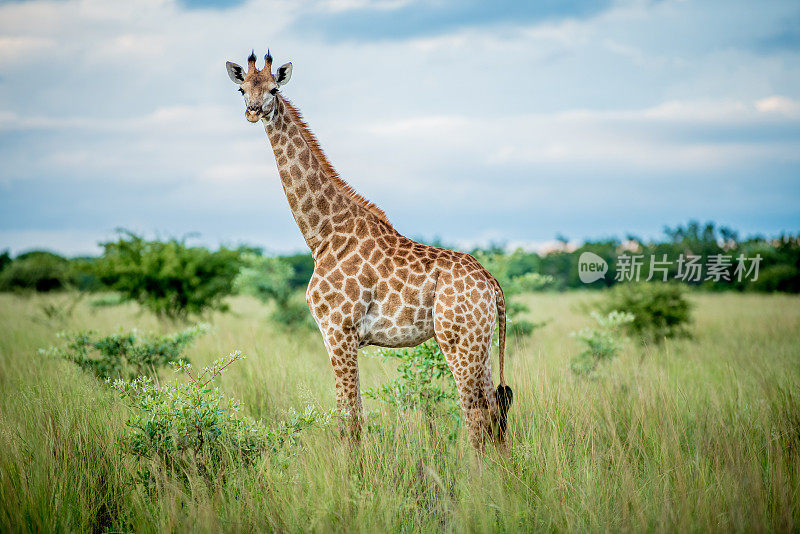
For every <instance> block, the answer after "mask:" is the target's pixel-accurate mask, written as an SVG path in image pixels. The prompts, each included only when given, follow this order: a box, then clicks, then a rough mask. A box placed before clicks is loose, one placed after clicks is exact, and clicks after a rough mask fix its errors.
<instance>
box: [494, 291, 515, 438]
mask: <svg viewBox="0 0 800 534" xmlns="http://www.w3.org/2000/svg"><path fill="white" fill-rule="evenodd" d="M492 281H493V282H494V288H495V289H494V292H495V301H496V303H497V321H498V323H499V325H498V328H499V332H498V337H499V341H500V347H499V351H498V352H499V359H500V385H499V386H497V394H496V396H497V407H498V408H499V411H500V413H499V420H498V423H499V426H500V439H501V440H502V439H503V438H504V437H505V433H506V426H507V424H508V410H509V409H510V408H511V402H512V401H513V400H514V392H513V391H511V388H510V387H508V386H507V385H506V376H505V363H506V298H505V296H504V295H503V288H502V287H500V283H499V282H498V281H497V280H496V279H495V278H494V277H492Z"/></svg>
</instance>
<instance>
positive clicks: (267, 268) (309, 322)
mask: <svg viewBox="0 0 800 534" xmlns="http://www.w3.org/2000/svg"><path fill="white" fill-rule="evenodd" d="M293 276H294V269H293V267H292V266H291V264H290V263H288V262H287V261H284V259H283V258H270V257H266V256H259V255H256V254H245V255H243V256H242V269H241V271H240V272H239V276H238V277H237V278H236V281H235V287H236V288H237V290H238V291H240V292H242V293H247V294H250V295H253V296H254V297H256V298H257V299H259V300H260V301H262V302H265V303H268V302H272V303H274V305H275V309H274V310H273V311H272V314H271V318H272V320H273V321H275V322H276V323H278V324H281V325H285V326H289V327H296V326H304V327H314V320H313V319H312V318H311V313H310V312H309V310H308V304H306V301H305V298H303V296H302V294H301V293H300V292H298V291H296V290H295V288H294V286H293V285H292V277H293Z"/></svg>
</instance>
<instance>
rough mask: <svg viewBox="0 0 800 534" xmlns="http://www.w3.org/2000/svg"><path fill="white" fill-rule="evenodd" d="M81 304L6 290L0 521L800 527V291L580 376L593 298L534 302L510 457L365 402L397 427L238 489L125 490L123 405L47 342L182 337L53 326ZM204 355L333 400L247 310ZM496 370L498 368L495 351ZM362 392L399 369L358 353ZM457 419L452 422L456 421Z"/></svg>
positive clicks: (250, 303)
mask: <svg viewBox="0 0 800 534" xmlns="http://www.w3.org/2000/svg"><path fill="white" fill-rule="evenodd" d="M66 298H67V297H65V296H64V295H62V296H51V297H42V296H35V297H30V298H22V297H18V296H12V295H0V531H3V532H8V531H29V530H34V531H89V530H93V531H104V530H110V531H130V530H134V531H145V532H147V531H165V530H167V531H193V532H194V531H221V530H222V531H243V532H254V531H265V530H270V531H289V532H299V531H302V532H327V531H341V532H358V531H366V532H381V531H404V532H406V531H418V530H421V531H437V532H441V531H454V532H464V531H469V532H483V531H506V532H517V531H527V530H541V531H580V532H585V531H605V530H613V531H722V532H729V531H797V530H798V529H800V404H799V403H800V299H798V298H797V297H790V296H779V295H775V296H773V295H735V294H717V295H706V294H699V295H694V296H693V297H692V301H693V304H694V305H695V310H694V316H695V324H694V326H693V328H692V330H693V333H694V339H693V340H674V341H669V342H667V343H665V344H664V345H663V346H660V347H644V348H643V347H640V346H634V345H633V344H628V346H627V347H626V349H625V350H624V352H623V354H622V355H621V356H620V357H619V358H617V359H616V360H614V361H612V362H611V363H610V364H609V365H607V366H606V367H604V368H603V370H602V372H601V373H600V375H599V376H598V377H597V378H596V379H584V378H579V377H575V376H574V375H573V374H572V373H571V372H570V370H569V366H568V362H569V360H570V358H571V357H572V356H573V355H574V354H576V353H577V352H578V351H579V347H578V345H577V343H576V341H575V340H573V339H572V338H570V337H569V332H570V331H573V330H578V329H580V328H581V327H583V326H586V325H588V324H590V319H589V318H588V317H587V316H586V315H585V314H584V313H582V312H581V311H580V310H581V306H582V304H583V303H585V302H587V301H588V300H590V299H592V298H595V297H594V296H592V295H591V294H586V293H570V294H537V295H530V296H526V297H524V299H525V300H526V301H527V302H528V304H530V307H531V310H532V313H531V318H532V319H534V320H537V321H538V320H548V321H549V323H548V324H547V326H545V327H544V328H542V329H540V330H537V331H536V333H535V334H534V335H533V336H532V337H530V338H527V339H523V340H513V341H512V342H511V344H510V356H509V358H508V361H507V365H508V367H507V370H506V376H507V377H508V381H509V384H510V385H511V386H512V387H513V388H514V390H515V404H514V406H513V408H512V411H511V438H510V439H511V450H512V455H511V458H505V457H503V456H501V455H498V454H496V453H495V452H494V451H491V450H490V451H488V452H487V453H486V454H485V455H484V456H483V457H481V458H477V457H476V455H475V454H474V453H473V452H472V451H471V450H470V448H469V446H468V445H467V442H466V436H465V435H464V432H462V435H461V436H460V439H458V440H457V441H456V442H455V443H451V442H449V441H448V440H447V439H445V437H444V435H445V434H446V433H447V431H448V429H447V428H440V426H441V425H439V426H437V427H434V430H433V431H431V430H430V425H429V424H428V422H427V421H425V420H424V419H422V418H421V417H419V416H414V415H407V414H398V413H395V412H394V411H393V410H391V409H387V408H385V407H383V406H382V405H380V404H378V403H376V402H375V401H366V402H365V408H366V410H367V411H374V412H376V413H375V415H373V416H371V420H372V421H374V422H377V423H379V424H380V425H382V426H383V428H385V429H389V430H388V431H385V432H366V434H365V436H364V439H363V443H362V444H361V447H360V451H359V452H358V454H357V455H352V454H351V452H350V451H349V450H348V448H347V447H346V446H344V445H342V444H341V443H340V441H339V437H338V431H337V430H336V429H335V428H329V429H320V430H313V431H310V432H309V433H308V434H307V435H305V436H304V438H303V448H302V450H301V451H300V452H299V453H298V454H297V455H296V456H294V457H292V458H290V459H289V461H288V463H287V462H282V461H281V462H279V461H275V460H274V459H273V458H270V457H269V456H264V457H263V459H262V460H261V461H260V462H258V463H257V464H256V465H254V466H251V467H249V468H247V469H241V470H240V472H237V473H230V474H229V476H227V477H226V478H225V480H224V481H223V482H220V483H218V484H212V485H207V484H204V483H202V482H201V481H198V480H192V481H191V483H190V484H188V485H185V484H183V483H181V482H177V481H175V482H173V483H169V481H167V482H166V483H165V484H163V485H162V486H161V487H160V489H159V490H158V492H157V494H148V493H147V492H145V491H144V490H143V488H142V487H141V486H139V485H136V484H134V483H132V482H131V481H132V480H133V477H134V471H135V468H134V466H133V465H132V464H131V461H130V459H128V458H126V457H125V456H123V455H122V454H121V453H120V452H119V449H118V445H117V440H118V438H119V436H120V435H121V434H122V433H123V432H124V430H125V426H124V422H125V418H126V408H125V406H124V405H123V404H122V403H121V402H120V401H119V400H118V399H117V398H116V396H115V394H114V393H113V392H112V391H110V390H109V389H108V388H106V387H105V386H104V385H103V384H102V383H100V382H98V381H97V380H95V379H94V378H92V377H89V376H87V375H85V374H83V373H82V372H81V371H79V370H78V369H77V368H76V367H75V366H74V365H72V364H70V363H68V362H64V361H57V360H54V359H52V358H49V357H47V356H43V355H40V354H38V353H37V349H38V348H40V347H48V346H49V345H51V344H53V343H55V342H56V336H55V334H56V332H58V331H60V330H73V329H85V328H91V329H94V330H96V331H99V332H102V333H106V332H111V331H113V330H114V329H115V328H117V327H119V326H123V327H125V328H131V327H138V328H140V329H143V330H154V331H159V332H168V331H171V330H174V329H177V327H175V326H174V325H169V324H159V323H158V321H156V319H155V318H154V317H153V316H151V315H150V314H148V313H144V312H141V311H139V309H138V308H137V307H135V306H133V305H122V306H116V307H112V308H100V309H93V308H91V307H90V306H89V305H88V304H87V302H85V301H84V302H82V303H81V304H79V305H78V307H77V308H76V310H75V312H74V314H73V315H72V317H70V318H68V319H65V320H57V319H47V318H45V315H44V314H43V313H42V309H43V305H44V304H46V303H47V302H51V303H52V302H60V301H64V300H65V299H66ZM231 304H232V312H231V313H227V314H220V315H215V316H213V317H211V318H210V322H211V323H212V324H213V327H214V328H213V330H212V332H211V333H209V334H207V335H205V336H203V337H202V338H200V340H199V341H198V343H196V345H195V346H194V347H193V348H192V349H191V350H190V352H189V357H190V358H191V359H192V360H193V362H194V363H196V364H203V363H206V362H210V361H211V360H213V359H215V358H216V357H217V356H219V355H222V354H228V353H229V352H231V351H232V350H234V349H240V350H242V351H244V352H245V353H246V354H247V355H248V359H247V360H245V361H243V362H240V363H239V364H237V366H236V367H234V368H232V370H231V372H230V373H229V374H227V375H225V376H224V377H223V380H222V387H223V389H224V390H225V391H226V392H227V393H229V394H231V395H233V396H235V397H237V398H239V399H241V400H243V401H244V403H245V405H246V410H247V412H248V413H249V414H250V415H252V416H254V417H256V418H262V419H264V420H265V421H266V422H268V423H269V422H271V421H277V420H280V419H282V418H284V417H285V416H286V412H287V410H289V409H291V408H295V409H302V408H303V407H304V406H306V405H308V404H316V405H317V406H319V407H320V408H331V407H333V406H334V391H333V375H332V371H331V369H330V365H329V363H328V360H327V356H326V354H325V351H324V348H323V346H322V342H321V340H320V337H319V335H318V334H316V333H307V334H306V333H302V334H291V335H289V334H287V333H285V332H282V331H281V330H280V329H277V328H275V327H274V326H272V325H270V324H269V322H268V320H267V319H266V317H267V314H268V310H267V309H266V308H265V307H263V306H262V305H260V304H258V303H257V302H256V301H254V300H250V299H246V298H237V299H234V300H232V302H231ZM495 367H496V358H495ZM361 371H362V378H361V385H362V387H367V386H376V385H378V384H380V383H382V382H385V381H386V380H388V379H389V378H390V377H391V376H392V373H393V368H392V366H391V365H389V364H384V363H383V362H382V361H380V360H379V359H376V358H368V357H362V358H361ZM442 424H444V423H442Z"/></svg>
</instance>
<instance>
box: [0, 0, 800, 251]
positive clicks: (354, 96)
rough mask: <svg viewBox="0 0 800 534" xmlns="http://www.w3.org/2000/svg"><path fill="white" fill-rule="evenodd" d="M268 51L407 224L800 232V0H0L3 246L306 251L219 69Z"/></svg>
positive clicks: (462, 228)
mask: <svg viewBox="0 0 800 534" xmlns="http://www.w3.org/2000/svg"><path fill="white" fill-rule="evenodd" d="M267 47H269V48H270V49H271V51H272V54H273V56H275V62H276V63H277V64H281V63H283V62H285V61H292V62H293V64H294V71H293V77H292V80H291V81H290V83H289V84H288V85H287V86H285V87H284V88H283V93H284V95H285V96H286V97H288V98H289V99H290V100H292V101H293V102H294V103H295V104H296V105H297V106H298V107H299V108H300V109H301V110H302V112H303V114H304V115H305V118H306V119H307V121H308V122H309V124H310V125H311V127H312V129H313V130H314V131H315V132H316V134H317V136H318V137H319V139H320V141H321V143H322V145H323V147H324V148H325V150H326V152H327V154H328V156H329V157H330V159H331V161H332V162H333V164H334V166H335V167H336V168H337V169H338V170H339V172H340V173H341V174H342V175H343V176H344V177H345V178H346V179H347V180H348V181H349V182H350V183H351V184H352V185H353V186H354V187H355V188H356V189H357V190H358V191H359V192H361V193H362V194H363V195H364V196H366V197H367V198H369V199H370V200H372V201H374V202H375V203H376V204H378V205H379V206H380V207H382V208H383V209H384V210H385V211H386V212H387V213H388V215H389V218H390V220H391V221H392V222H393V223H394V225H395V227H396V228H397V229H398V230H400V231H401V232H403V233H405V234H407V235H409V236H414V237H424V238H428V239H431V238H434V237H439V238H441V239H442V240H444V241H445V242H449V243H455V244H460V246H468V245H470V244H476V243H486V242H489V241H501V242H506V243H511V244H526V245H528V246H535V245H537V244H541V243H545V242H547V241H548V240H551V239H553V238H554V237H555V236H556V235H557V234H561V235H564V236H567V237H568V238H570V239H573V240H580V239H585V238H599V237H604V236H610V235H615V236H620V237H624V236H625V235H626V234H627V233H635V234H637V235H641V236H645V237H655V236H658V235H660V233H661V230H662V228H663V226H664V225H675V224H678V223H683V222H686V221H687V220H689V219H690V218H696V219H700V220H714V221H717V222H718V223H720V224H725V225H728V226H731V227H733V228H736V229H739V230H740V231H741V233H743V234H751V233H764V234H777V233H780V232H781V231H792V232H797V231H799V230H800V3H798V2H796V1H784V2H773V1H761V2H753V1H738V0H723V1H716V2H715V1H707V2H700V1H692V0H689V1H669V0H664V1H658V2H651V1H637V0H634V1H627V0H622V1H611V2H606V1H602V0H591V1H587V2H564V1H556V0H547V1H539V2H525V1H520V2H508V1H495V2H484V1H481V0H467V1H454V0H433V1H432V0H418V1H415V0H377V1H370V0H321V1H307V2H299V1H277V2H275V1H256V0H244V1H241V0H221V1H214V0H124V1H123V0H118V1H112V0H60V1H22V2H0V249H2V248H6V247H8V248H11V249H12V251H14V252H19V251H22V250H26V249H30V248H33V247H46V248H50V249H54V250H57V251H60V252H63V253H67V254H78V253H94V252H96V251H97V250H98V249H97V242H98V241H99V240H102V239H106V238H109V237H111V236H113V232H114V229H115V228H117V227H125V228H129V229H133V230H135V231H139V232H142V233H145V234H147V235H149V236H162V237H167V236H183V235H185V234H187V233H191V232H196V233H199V234H200V238H199V241H201V242H204V243H207V244H211V245H216V244H219V243H225V244H228V245H236V244H239V243H249V244H254V245H260V246H264V247H266V248H267V249H268V250H272V251H292V250H302V248H303V246H304V243H303V241H302V238H301V236H300V234H299V232H298V230H297V229H296V227H295V225H294V221H293V219H292V218H291V214H290V213H289V209H288V205H287V203H286V200H285V198H284V196H283V192H282V190H281V187H280V183H279V181H278V176H277V169H276V165H275V161H274V157H273V156H272V152H271V151H270V150H269V147H268V141H267V139H266V135H265V133H264V131H263V128H262V127H261V126H260V125H252V124H250V123H248V122H246V121H245V118H244V105H243V103H242V99H241V97H240V95H239V94H238V93H237V91H236V86H235V85H234V84H232V83H231V81H230V80H229V79H228V76H227V75H226V73H225V61H226V60H233V61H236V62H238V63H242V64H243V63H244V62H245V58H246V56H247V55H248V54H249V52H250V49H251V48H255V49H256V53H257V54H258V55H259V56H260V57H263V55H264V53H265V52H266V49H267Z"/></svg>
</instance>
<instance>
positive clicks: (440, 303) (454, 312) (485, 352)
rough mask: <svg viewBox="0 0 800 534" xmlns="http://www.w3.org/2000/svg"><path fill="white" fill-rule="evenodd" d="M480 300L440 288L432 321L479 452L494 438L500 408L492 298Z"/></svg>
mask: <svg viewBox="0 0 800 534" xmlns="http://www.w3.org/2000/svg"><path fill="white" fill-rule="evenodd" d="M440 281H441V280H440ZM439 289H441V292H439ZM448 289H449V290H450V291H448ZM478 297H479V298H476V299H468V298H465V297H464V296H460V295H457V294H456V292H455V291H454V290H453V288H452V287H450V286H448V285H443V286H441V287H440V288H437V297H436V302H435V304H434V314H433V320H434V330H435V335H436V341H437V343H438V344H439V348H440V349H441V350H442V353H444V356H445V358H446V359H447V364H448V366H449V367H450V370H451V371H452V372H453V377H454V378H455V382H456V387H457V388H458V396H459V401H460V403H461V410H462V412H463V414H464V420H465V421H464V422H465V423H466V426H467V433H468V435H469V440H470V443H471V444H472V445H473V446H474V447H475V448H476V449H479V450H480V449H482V448H483V446H484V444H485V442H486V439H487V438H488V437H490V436H491V434H492V426H493V420H494V419H495V417H496V413H497V404H496V401H495V395H494V390H493V389H492V387H491V383H492V378H491V368H490V354H491V343H492V330H493V327H494V318H495V310H494V301H493V300H492V299H493V295H492V299H490V298H489V297H488V295H487V296H486V297H485V298H484V297H483V296H482V295H479V296H478Z"/></svg>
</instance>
